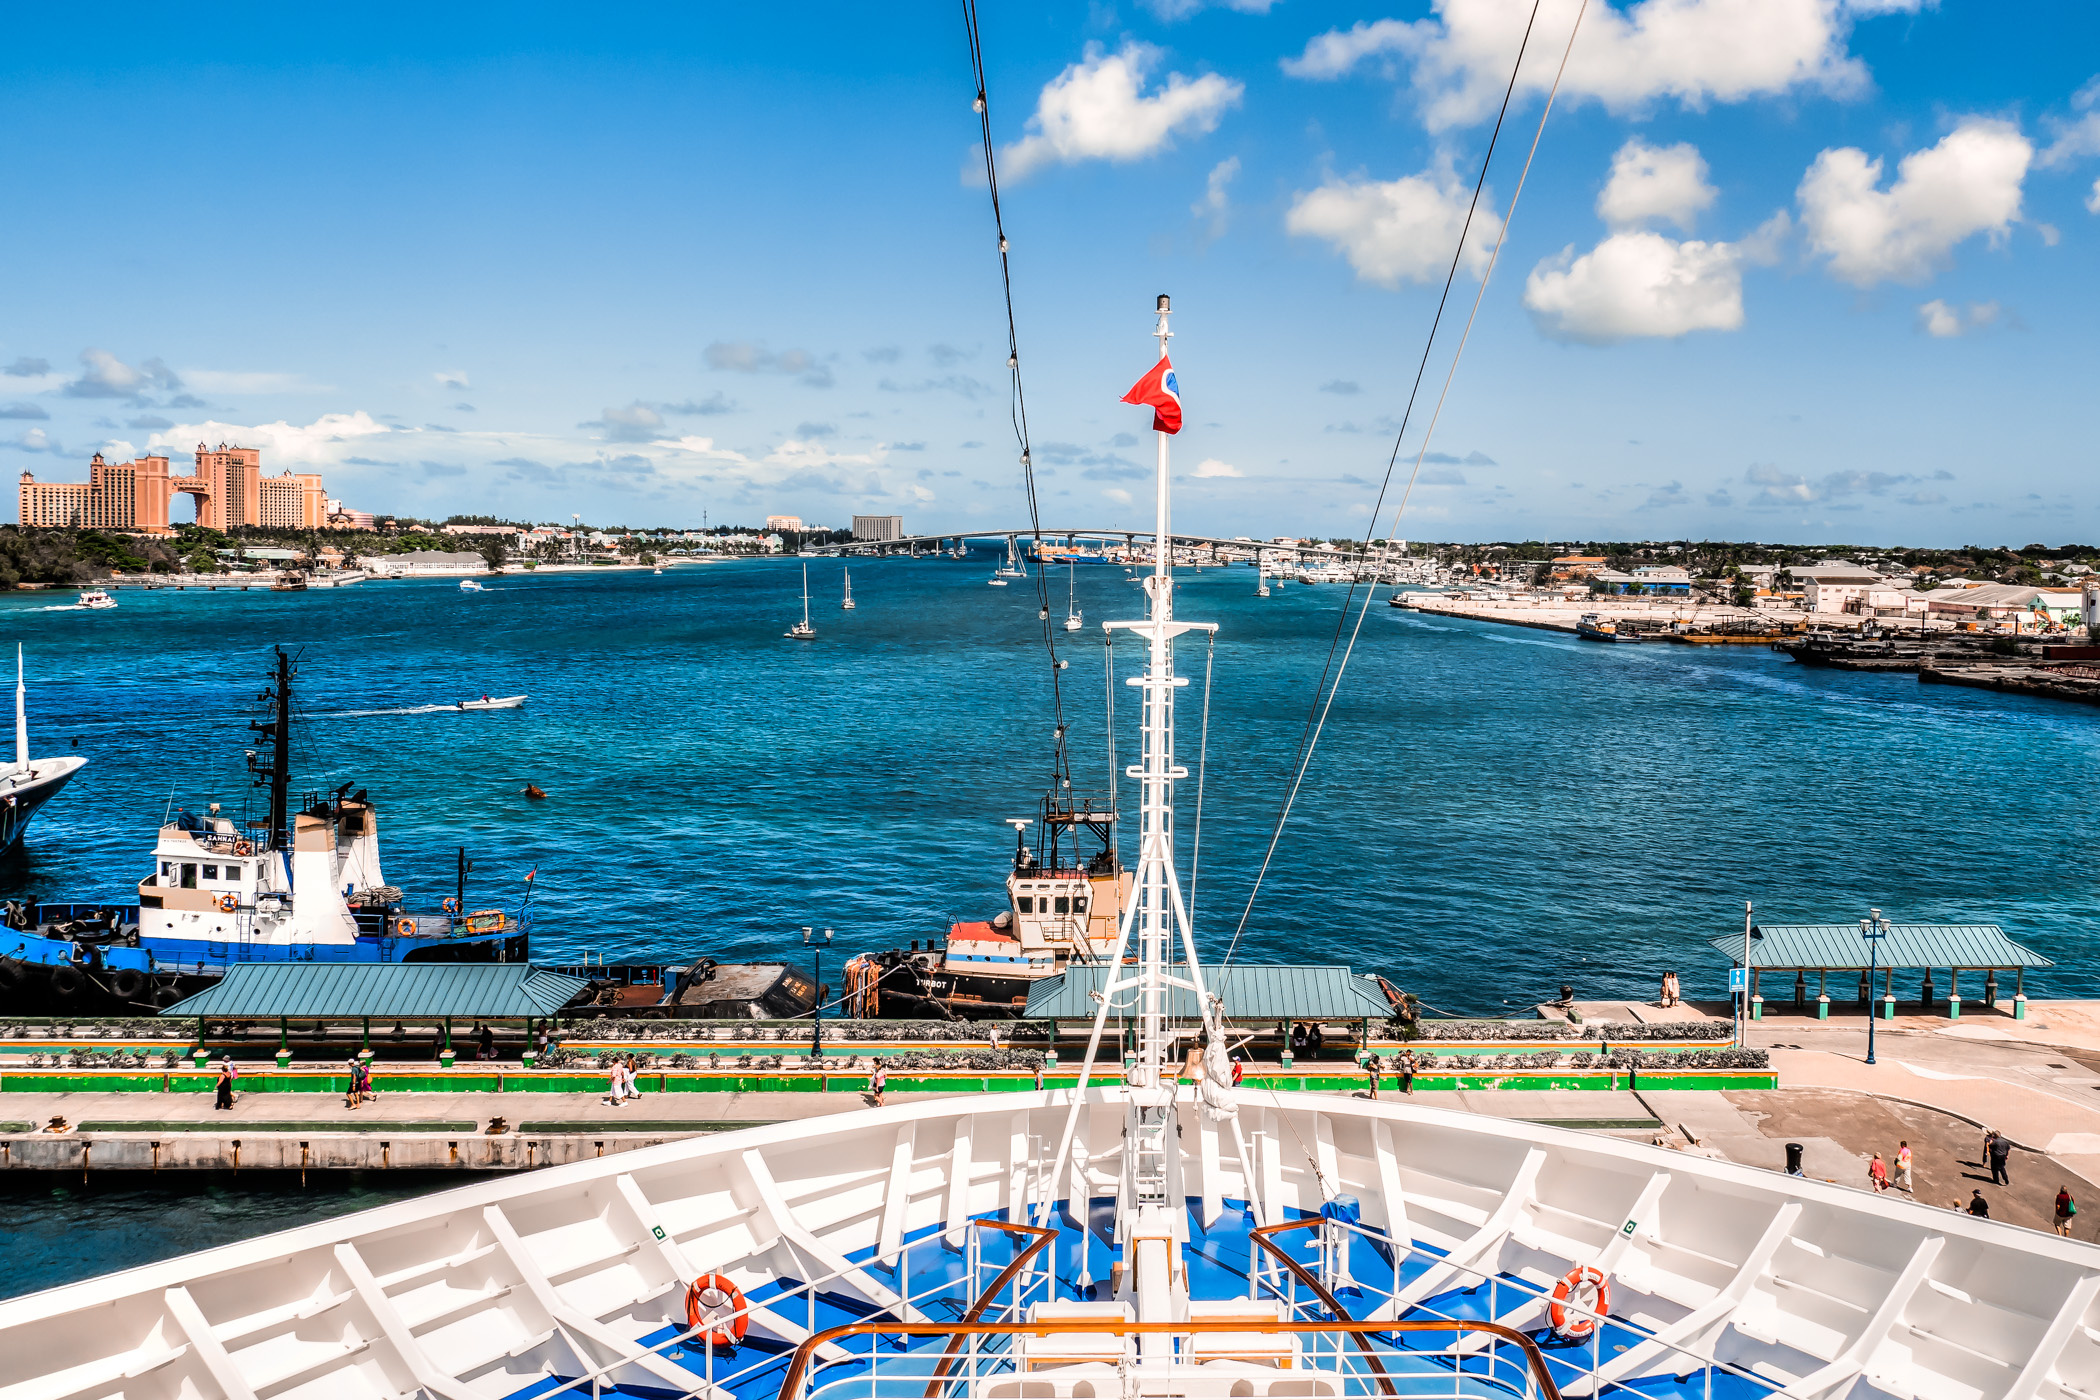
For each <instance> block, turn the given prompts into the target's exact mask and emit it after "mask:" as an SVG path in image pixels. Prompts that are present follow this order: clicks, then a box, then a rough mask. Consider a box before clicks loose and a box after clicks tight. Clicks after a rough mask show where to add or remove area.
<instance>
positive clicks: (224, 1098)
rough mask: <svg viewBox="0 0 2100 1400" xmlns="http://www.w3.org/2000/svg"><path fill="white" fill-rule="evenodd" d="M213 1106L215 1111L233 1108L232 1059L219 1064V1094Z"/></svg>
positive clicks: (214, 1099) (213, 1101)
mask: <svg viewBox="0 0 2100 1400" xmlns="http://www.w3.org/2000/svg"><path fill="white" fill-rule="evenodd" d="M211 1106H212V1107H213V1108H214V1109H221V1108H228V1109H230V1108H232V1107H233V1061H232V1060H231V1059H230V1058H229V1059H226V1060H222V1061H220V1063H219V1083H218V1092H217V1095H216V1097H214V1098H213V1100H212V1105H211Z"/></svg>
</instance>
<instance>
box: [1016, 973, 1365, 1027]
mask: <svg viewBox="0 0 2100 1400" xmlns="http://www.w3.org/2000/svg"><path fill="white" fill-rule="evenodd" d="M1118 970H1119V971H1121V972H1122V973H1124V974H1125V975H1126V976H1127V975H1129V974H1130V973H1131V972H1133V971H1135V969H1134V968H1130V967H1124V968H1121V969H1118ZM1109 971H1110V969H1108V968H1107V967H1104V966H1102V965H1100V964H1098V963H1097V964H1093V965H1091V966H1069V967H1067V968H1066V969H1065V971H1064V972H1063V973H1061V974H1060V975H1058V976H1056V977H1045V978H1044V979H1043V980H1042V981H1040V982H1038V983H1036V984H1035V985H1034V986H1033V987H1031V988H1029V991H1028V1007H1027V1009H1026V1010H1024V1011H1023V1012H1022V1013H1021V1015H1022V1017H1023V1018H1025V1019H1027V1020H1042V1021H1051V1020H1057V1021H1082V1020H1084V1021H1091V1020H1092V1019H1093V1018H1094V1012H1095V1011H1096V1010H1097V1009H1098V1008H1099V1003H1098V1002H1096V1001H1095V1000H1094V993H1096V992H1099V991H1100V990H1101V988H1102V986H1103V985H1105V984H1106V982H1107V980H1108V973H1109ZM1167 971H1168V974H1169V975H1170V976H1175V977H1186V976H1187V975H1188V966H1187V964H1185V963H1182V964H1175V965H1173V966H1171V967H1169V968H1168V969H1167ZM1202 971H1203V985H1204V986H1205V987H1206V988H1208V989H1209V990H1210V991H1211V992H1212V993H1214V994H1219V995H1222V996H1223V998H1224V1004H1225V1015H1226V1016H1227V1017H1231V1018H1236V1019H1240V1020H1253V1021H1279V1020H1284V1019H1290V1020H1294V1021H1311V1020H1329V1021H1359V1020H1362V1019H1363V1018H1364V1017H1366V1016H1376V1017H1385V1016H1390V1015H1392V1014H1393V1008H1392V1005H1391V1004H1390V1003H1389V1002H1387V1001H1386V999H1385V994H1384V993H1383V992H1381V991H1380V990H1379V988H1378V979H1377V978H1375V977H1370V976H1363V977H1359V976H1357V975H1356V974H1355V973H1353V972H1351V971H1350V970H1349V969H1348V968H1347V967H1333V966H1328V967H1321V966H1302V967H1276V966H1270V965H1264V964H1254V963H1242V964H1235V965H1233V966H1231V967H1224V968H1220V967H1206V968H1203V969H1202ZM1116 995H1117V999H1118V1001H1119V1002H1121V1001H1129V1000H1130V999H1131V998H1132V997H1134V996H1135V995H1136V994H1135V993H1134V992H1131V991H1124V992H1118V993H1117V994H1116ZM1167 1015H1169V1016H1172V1017H1175V1018H1177V1019H1179V1020H1184V1021H1193V1020H1195V1019H1197V1007H1196V998H1195V996H1194V995H1193V994H1191V993H1190V992H1189V991H1188V990H1187V989H1186V988H1183V987H1170V988H1168V990H1167Z"/></svg>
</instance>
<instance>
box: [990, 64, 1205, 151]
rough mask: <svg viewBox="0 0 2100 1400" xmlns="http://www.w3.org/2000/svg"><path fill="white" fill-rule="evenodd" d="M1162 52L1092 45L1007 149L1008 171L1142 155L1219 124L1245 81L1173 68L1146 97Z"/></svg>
mask: <svg viewBox="0 0 2100 1400" xmlns="http://www.w3.org/2000/svg"><path fill="white" fill-rule="evenodd" d="M1159 57H1160V51H1159V50H1158V49H1156V48H1154V47H1152V46H1151V45H1150V44H1141V43H1138V42H1137V41H1135V40H1131V41H1129V42H1126V43H1125V44H1124V45H1123V47H1122V48H1120V49H1118V50H1117V51H1116V52H1114V53H1108V52H1106V51H1104V50H1103V49H1102V48H1101V47H1100V45H1098V44H1089V45H1087V49H1086V56H1085V58H1083V59H1082V60H1080V61H1079V62H1078V63H1075V64H1073V65H1072V66H1071V67H1069V68H1067V69H1065V71H1064V72H1062V73H1060V74H1058V75H1057V76H1056V77H1055V78H1053V79H1051V80H1050V81H1049V82H1048V83H1047V84H1045V85H1044V87H1043V92H1042V95H1041V96H1040V97H1039V98H1037V99H1036V105H1035V115H1034V116H1032V117H1030V118H1029V119H1028V129H1029V134H1028V135H1027V136H1024V137H1022V138H1021V140H1019V141H1017V142H1015V143H1014V144H1013V145H1011V146H1008V147H1007V148H1006V164H1007V171H1008V173H1009V175H1011V176H1012V177H1013V178H1016V179H1018V178H1020V177H1021V176H1023V175H1025V174H1027V173H1028V172H1029V171H1031V170H1033V169H1035V168H1036V167H1038V166H1042V165H1050V164H1065V165H1070V164H1073V163H1074V162H1077V161H1082V160H1114V161H1128V160H1138V159H1141V158H1142V157H1145V156H1149V155H1151V154H1153V153H1154V152H1156V151H1159V150H1161V149H1163V148H1165V147H1167V146H1169V145H1171V144H1172V143H1173V139H1174V136H1175V134H1176V133H1177V132H1191V133H1195V134H1197V135H1201V134H1203V133H1205V132H1209V131H1213V130H1216V128H1217V125H1218V122H1219V120H1220V119H1221V118H1222V117H1223V116H1224V115H1225V109H1226V108H1228V107H1232V106H1235V105H1237V104H1238V102H1239V100H1240V94H1241V93H1242V92H1243V91H1245V85H1244V84H1242V83H1237V82H1234V81H1232V80H1231V79H1229V78H1224V77H1220V76H1219V75H1218V74H1216V73H1206V74H1204V75H1203V76H1202V77H1200V78H1187V77H1184V76H1182V75H1181V74H1179V73H1169V74H1168V75H1167V81H1166V85H1165V86H1164V87H1162V88H1160V89H1159V90H1158V91H1157V92H1154V93H1152V94H1151V95H1149V96H1147V95H1146V93H1145V79H1146V75H1147V74H1148V73H1149V72H1150V71H1151V69H1152V67H1153V65H1154V64H1156V63H1157V62H1158V61H1159Z"/></svg>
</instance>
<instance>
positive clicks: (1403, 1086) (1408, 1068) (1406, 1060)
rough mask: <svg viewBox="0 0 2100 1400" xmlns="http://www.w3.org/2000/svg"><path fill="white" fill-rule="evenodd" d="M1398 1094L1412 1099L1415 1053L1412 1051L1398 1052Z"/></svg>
mask: <svg viewBox="0 0 2100 1400" xmlns="http://www.w3.org/2000/svg"><path fill="white" fill-rule="evenodd" d="M1400 1092H1401V1093H1403V1094H1406V1095H1407V1096H1408V1097H1409V1098H1412V1097H1414V1092H1415V1052H1414V1051H1412V1050H1402V1051H1401V1052H1400Z"/></svg>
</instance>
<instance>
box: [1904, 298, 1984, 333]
mask: <svg viewBox="0 0 2100 1400" xmlns="http://www.w3.org/2000/svg"><path fill="white" fill-rule="evenodd" d="M2004 313H2005V308H2003V307H2001V306H2000V305H1998V303H1997V302H1995V301H1976V302H1971V303H1969V305H1968V307H1967V308H1966V309H1964V308H1962V307H1959V306H1951V305H1949V304H1948V303H1946V302H1944V301H1941V300H1940V299H1939V298H1937V297H1935V298H1933V299H1932V300H1931V301H1928V302H1926V303H1925V304H1924V305H1922V306H1920V307H1919V308H1918V329H1919V330H1921V331H1923V332H1925V334H1927V335H1929V336H1935V337H1937V338H1939V339H1941V340H1951V339H1953V338H1954V337H1955V336H1958V335H1967V334H1969V333H1970V332H1972V331H1980V330H1985V329H1988V328H1989V327H1991V326H1995V325H1997V324H1998V320H1999V318H2000V317H2001V316H2003V315H2004Z"/></svg>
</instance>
